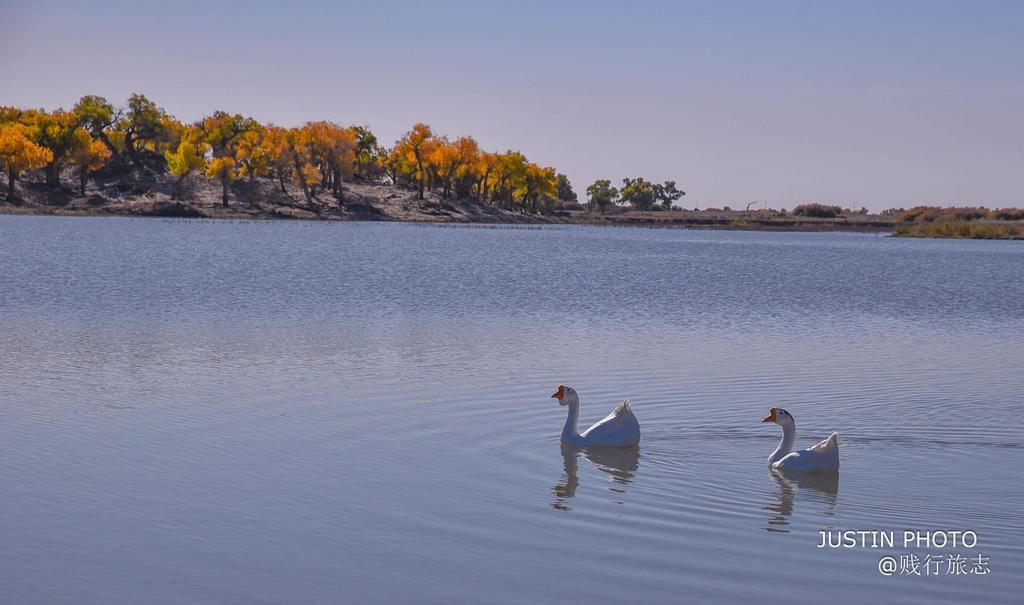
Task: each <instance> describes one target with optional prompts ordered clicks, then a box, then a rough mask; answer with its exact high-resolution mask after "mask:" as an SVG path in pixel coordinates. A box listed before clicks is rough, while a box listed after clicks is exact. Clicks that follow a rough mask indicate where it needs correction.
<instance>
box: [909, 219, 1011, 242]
mask: <svg viewBox="0 0 1024 605" xmlns="http://www.w3.org/2000/svg"><path fill="white" fill-rule="evenodd" d="M893 234H894V235H899V236H904V237H954V238H968V239H1008V238H1021V237H1024V226H1021V225H1006V224H1000V223H986V222H980V221H975V222H969V221H948V222H941V223H934V222H933V223H928V222H919V223H914V224H907V223H904V224H899V225H896V227H895V228H894V229H893Z"/></svg>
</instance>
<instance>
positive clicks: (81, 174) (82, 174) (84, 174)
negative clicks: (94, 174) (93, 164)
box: [78, 166, 89, 196]
mask: <svg viewBox="0 0 1024 605" xmlns="http://www.w3.org/2000/svg"><path fill="white" fill-rule="evenodd" d="M78 178H79V179H80V181H79V184H80V185H81V186H82V195H83V196H84V195H85V183H86V181H88V180H89V169H88V168H87V167H85V166H82V167H81V168H79V169H78Z"/></svg>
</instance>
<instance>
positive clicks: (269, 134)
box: [260, 125, 292, 193]
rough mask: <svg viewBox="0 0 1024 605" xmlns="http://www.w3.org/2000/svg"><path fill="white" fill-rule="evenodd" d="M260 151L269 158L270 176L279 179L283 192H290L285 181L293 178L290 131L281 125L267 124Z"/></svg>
mask: <svg viewBox="0 0 1024 605" xmlns="http://www.w3.org/2000/svg"><path fill="white" fill-rule="evenodd" d="M260 153H261V154H262V155H263V156H264V157H265V158H266V159H267V164H268V172H269V173H270V176H271V177H273V178H276V179H277V182H278V184H279V185H280V186H281V193H288V190H287V189H285V186H284V182H285V181H286V180H288V179H289V178H291V174H292V156H291V146H290V145H289V143H288V131H287V130H285V129H284V128H281V127H280V126H273V125H271V126H267V128H266V130H265V132H264V134H263V139H262V140H261V141H260Z"/></svg>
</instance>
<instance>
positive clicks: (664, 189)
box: [654, 181, 686, 210]
mask: <svg viewBox="0 0 1024 605" xmlns="http://www.w3.org/2000/svg"><path fill="white" fill-rule="evenodd" d="M684 195H686V192H685V191H680V190H679V189H676V182H675V181H665V182H664V183H662V184H660V185H659V184H657V183H655V185H654V198H655V199H656V200H657V201H659V202H661V205H662V207H663V208H664V209H665V210H669V209H671V208H672V202H675V201H676V200H678V199H679V198H681V197H683V196H684Z"/></svg>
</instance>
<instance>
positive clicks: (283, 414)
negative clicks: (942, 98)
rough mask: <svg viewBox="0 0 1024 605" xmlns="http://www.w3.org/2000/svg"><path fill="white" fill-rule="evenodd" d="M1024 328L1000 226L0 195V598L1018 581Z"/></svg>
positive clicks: (775, 589) (832, 591)
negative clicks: (57, 212)
mask: <svg viewBox="0 0 1024 605" xmlns="http://www.w3.org/2000/svg"><path fill="white" fill-rule="evenodd" d="M1022 332H1024V243H1021V242H978V241H937V240H900V239H892V238H887V237H877V236H873V235H851V234H782V233H741V232H717V231H674V230H642V229H615V228H577V227H566V228H546V229H511V228H503V229H492V228H467V227H457V228H456V227H438V226H415V225H397V224H324V223H305V222H204V221H179V220H154V219H148V220H147V219H125V218H97V219H88V218H52V217H10V216H0V489H2V497H0V538H2V548H0V586H2V587H3V589H2V590H3V596H2V601H3V602H5V603H19V604H36V603H39V604H59V603H75V604H104V605H109V604H115V603H133V604H138V603H160V604H163V603H168V604H170V603H192V604H197V603H203V604H205V603H211V604H212V603H218V604H219V603H246V604H252V603H267V604H271V603H272V604H278V603H614V602H630V603H679V602H684V601H685V602H736V603H745V602H758V603H809V602H812V601H814V602H822V601H826V600H827V601H829V602H840V603H845V602H851V603H852V602H872V601H873V602H879V603H926V602H927V603H963V602H979V603H980V602H986V603H1009V602H1019V601H1017V600H1016V599H1017V598H1018V597H1019V594H1020V590H1021V588H1022V587H1024V582H1022V580H1024V510H1022V509H1024V506H1022V504H1024V481H1022V478H1024V477H1022V471H1021V469H1022V466H1024V436H1022V435H1024V421H1022V419H1021V418H1022V415H1024V361H1022V351H1024V346H1022V342H1021V335H1022ZM559 383H565V384H568V385H571V386H574V387H575V388H576V389H577V390H578V391H579V392H580V395H581V398H582V401H583V407H582V413H581V418H582V420H583V424H589V422H592V421H594V420H596V419H598V418H600V417H602V416H604V415H605V414H606V413H607V412H608V411H609V410H610V409H611V408H612V406H614V405H615V404H616V403H617V402H618V401H619V400H621V399H623V398H629V399H631V400H632V402H633V407H634V410H635V411H636V414H637V416H638V417H639V419H640V423H641V427H642V430H643V440H642V442H641V445H640V448H639V451H638V452H635V453H632V454H630V453H622V452H618V453H609V452H600V451H572V450H563V449H562V448H560V446H559V442H558V435H559V431H560V429H561V427H562V423H563V422H564V418H565V409H564V408H561V407H559V406H558V405H557V402H556V401H555V400H553V399H550V398H549V395H550V394H551V393H552V391H553V390H554V387H555V386H557V385H558V384H559ZM771 406H782V407H785V408H787V409H788V410H789V411H790V412H792V413H793V415H794V416H795V418H796V420H797V427H798V433H797V445H798V447H806V446H807V445H809V444H811V443H814V442H817V441H818V440H820V439H822V438H824V437H826V436H827V435H828V434H829V433H830V432H831V431H833V430H835V431H838V432H839V433H840V437H841V459H842V470H841V472H840V474H839V478H838V480H828V479H824V480H806V479H805V480H792V479H787V478H785V477H777V476H774V475H772V474H771V473H770V472H769V471H768V468H767V463H766V459H767V456H768V454H769V453H770V452H771V451H772V449H774V447H775V445H776V444H777V443H778V440H779V438H780V431H779V430H778V427H776V426H774V425H767V424H761V423H760V419H761V418H762V417H764V416H765V415H766V413H767V411H768V408H769V407H771ZM823 529H865V530H894V531H896V532H897V540H901V539H902V531H903V530H905V529H911V530H973V531H975V532H977V536H978V544H977V546H975V548H973V549H968V548H948V547H947V548H944V549H935V548H926V547H923V546H922V547H921V548H913V547H912V548H902V543H899V544H897V545H896V547H895V548H892V549H889V548H886V549H870V548H853V549H820V548H817V545H818V544H819V543H820V541H821V538H820V536H819V533H818V532H819V531H820V530H823ZM936 553H937V554H939V555H941V556H944V557H945V556H947V555H953V554H962V555H964V556H965V557H970V558H976V557H977V556H978V555H979V554H981V555H983V556H984V557H987V558H988V560H987V562H988V566H989V569H990V571H991V573H989V574H988V575H967V576H956V575H946V574H945V573H943V574H942V575H939V576H925V575H922V576H920V577H916V576H910V577H908V576H900V575H898V574H897V575H893V576H892V577H886V576H883V575H882V574H880V573H879V571H878V562H879V558H880V557H882V556H885V555H892V556H895V557H897V558H898V557H899V556H900V555H901V554H915V555H918V556H919V557H920V558H921V559H923V558H924V557H925V556H926V555H928V554H936ZM942 567H943V569H942V571H943V572H946V563H943V564H942ZM968 569H970V566H968ZM923 573H924V570H923V568H922V574H923Z"/></svg>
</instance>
